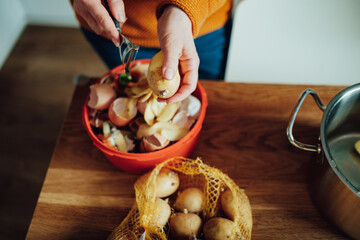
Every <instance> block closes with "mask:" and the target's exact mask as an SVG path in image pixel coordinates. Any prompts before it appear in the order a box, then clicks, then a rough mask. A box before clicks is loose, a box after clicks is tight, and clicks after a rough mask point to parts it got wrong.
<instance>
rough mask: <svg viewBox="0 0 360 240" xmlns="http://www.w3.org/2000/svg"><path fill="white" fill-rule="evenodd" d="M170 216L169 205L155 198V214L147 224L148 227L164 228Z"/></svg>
mask: <svg viewBox="0 0 360 240" xmlns="http://www.w3.org/2000/svg"><path fill="white" fill-rule="evenodd" d="M170 214H171V209H170V206H169V204H168V203H167V202H166V201H164V200H162V199H161V198H157V199H156V200H155V214H154V216H153V217H152V219H151V221H150V222H149V227H164V226H165V225H166V224H167V222H168V220H169V217H170Z"/></svg>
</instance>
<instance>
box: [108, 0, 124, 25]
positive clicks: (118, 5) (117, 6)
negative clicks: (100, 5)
mask: <svg viewBox="0 0 360 240" xmlns="http://www.w3.org/2000/svg"><path fill="white" fill-rule="evenodd" d="M107 1H108V4H109V8H110V11H111V14H112V15H113V16H114V17H115V19H116V20H117V21H118V22H119V23H120V25H121V26H122V25H123V24H124V23H125V21H126V15H125V5H124V2H123V1H122V0H107Z"/></svg>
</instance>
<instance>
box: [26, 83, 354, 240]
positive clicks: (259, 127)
mask: <svg viewBox="0 0 360 240" xmlns="http://www.w3.org/2000/svg"><path fill="white" fill-rule="evenodd" d="M201 84H202V85H203V86H204V88H205V90H206V92H207V95H208V99H209V105H208V108H207V113H206V117H205V121H204V124H203V128H202V132H201V135H200V138H199V142H198V144H197V147H196V148H195V150H194V152H193V154H192V156H191V158H195V157H201V158H202V160H203V161H204V162H205V163H207V164H209V165H211V166H215V167H217V168H219V169H221V170H222V171H223V172H225V173H227V174H228V175H229V176H230V177H231V178H232V179H233V180H234V181H235V182H236V183H237V184H238V185H239V186H240V187H241V188H243V189H245V193H246V194H247V195H248V197H249V200H250V203H251V207H252V213H253V232H252V239H347V237H346V236H345V235H344V234H343V233H341V232H339V231H338V230H337V229H336V228H335V227H334V226H332V225H331V224H329V223H328V222H327V221H326V220H324V219H323V218H322V217H321V216H320V215H319V213H318V212H317V210H316V208H315V207H314V205H313V204H312V202H311V197H310V195H309V192H308V189H307V173H308V167H309V164H311V163H312V161H313V160H314V154H313V153H309V152H304V151H302V150H299V149H297V148H295V147H293V146H292V145H291V144H290V143H289V141H288V139H287V137H286V127H287V124H288V121H289V117H290V114H291V112H292V110H293V108H294V107H295V105H296V103H297V100H298V98H299V96H300V94H301V93H302V91H303V90H305V89H306V88H308V86H299V85H264V84H242V83H225V82H211V81H201ZM311 88H313V89H314V90H315V91H316V92H317V93H318V94H319V95H320V97H321V98H322V100H323V102H324V103H325V104H327V103H328V102H329V101H330V100H331V99H332V98H333V97H334V96H335V95H336V94H337V93H338V92H339V91H341V90H342V89H344V87H340V86H311ZM87 94H88V85H84V86H78V87H77V88H76V90H75V93H74V96H73V99H72V102H71V105H70V108H69V111H68V114H67V117H66V119H65V121H64V124H63V127H62V131H61V134H60V136H59V138H58V142H57V145H56V148H55V150H54V154H53V157H52V160H51V164H50V167H49V169H48V172H47V176H46V179H45V182H44V185H43V188H42V191H41V194H40V197H39V200H38V203H37V206H36V209H35V213H34V216H33V219H32V222H31V225H30V228H29V231H28V234H27V239H106V237H107V236H108V235H109V234H110V232H111V231H112V230H113V229H114V228H115V227H116V226H117V225H118V224H120V223H121V221H122V220H123V219H124V218H125V216H126V215H127V213H128V211H129V210H130V208H131V206H132V204H133V202H134V189H133V184H134V182H135V181H136V179H137V178H138V177H139V176H138V175H133V174H129V173H126V172H123V171H121V170H118V169H117V168H115V167H114V166H113V165H111V163H110V162H109V161H108V160H107V159H106V158H105V156H104V155H103V154H102V153H101V152H100V150H98V149H97V148H96V147H95V146H94V145H93V144H92V142H91V139H90V138H89V137H88V135H87V133H86V131H85V128H84V127H83V125H82V122H81V108H82V106H83V104H84V101H85V98H86V96H87ZM321 117H322V112H321V111H320V110H319V109H318V107H317V106H316V105H315V103H314V101H313V100H312V99H310V98H309V99H306V100H305V102H304V104H303V107H302V108H301V110H300V112H299V115H298V118H297V120H296V123H295V127H294V135H295V138H296V139H298V140H300V141H303V142H305V143H314V144H316V143H317V141H318V136H319V126H320V121H321Z"/></svg>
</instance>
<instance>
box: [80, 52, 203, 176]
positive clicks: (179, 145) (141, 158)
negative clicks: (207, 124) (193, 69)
mask: <svg viewBox="0 0 360 240" xmlns="http://www.w3.org/2000/svg"><path fill="white" fill-rule="evenodd" d="M149 62H150V60H148V59H146V60H137V61H135V62H134V63H142V64H144V63H149ZM122 72H124V70H123V66H121V65H120V66H118V67H116V68H114V69H112V70H110V71H109V72H108V73H107V74H105V75H104V77H105V76H107V75H109V74H113V73H122ZM100 79H102V78H100ZM99 81H100V80H99ZM193 95H194V96H195V97H197V98H198V99H199V100H200V101H201V109H200V116H199V118H198V119H197V121H196V122H195V124H194V125H193V127H192V128H191V129H190V131H189V133H188V134H187V135H186V136H185V137H183V138H182V139H180V140H179V141H177V142H176V143H174V144H172V145H170V146H168V147H166V148H164V149H161V150H158V151H155V152H150V153H125V152H120V151H117V150H114V149H111V148H109V147H107V146H105V145H104V144H103V142H102V141H100V140H99V139H98V138H97V137H96V135H95V134H94V132H93V130H92V128H91V125H90V122H89V108H88V106H87V102H88V100H89V96H88V97H87V99H86V102H85V104H84V106H83V111H82V121H83V124H84V126H85V128H86V131H87V133H88V134H89V136H90V138H91V139H92V141H93V143H94V145H95V146H96V147H97V148H98V149H100V150H101V151H102V152H103V154H104V155H105V156H106V157H107V158H108V159H109V160H110V162H111V163H112V164H113V165H115V166H116V167H118V168H119V169H121V170H124V171H126V172H129V173H134V174H141V173H143V172H145V171H147V170H149V169H151V168H153V167H154V166H155V165H156V164H159V163H161V162H163V161H165V160H167V159H169V158H172V157H177V156H181V157H189V155H190V154H191V152H192V151H193V149H194V148H195V146H196V143H197V141H198V138H199V135H200V131H201V128H202V124H203V122H204V118H205V113H206V107H207V105H208V99H207V95H206V92H205V90H204V88H203V87H202V86H201V85H200V83H199V82H198V83H197V88H196V90H195V91H194V92H193Z"/></svg>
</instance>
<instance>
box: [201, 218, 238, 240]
mask: <svg viewBox="0 0 360 240" xmlns="http://www.w3.org/2000/svg"><path fill="white" fill-rule="evenodd" d="M232 229H235V231H234V232H232ZM203 231H204V237H205V239H206V240H224V239H236V240H238V239H241V235H240V232H239V227H238V226H236V225H235V223H234V222H233V221H231V220H229V219H226V218H221V217H216V218H212V219H210V220H208V221H207V222H206V223H205V224H204V228H203ZM232 234H233V235H234V236H232Z"/></svg>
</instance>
